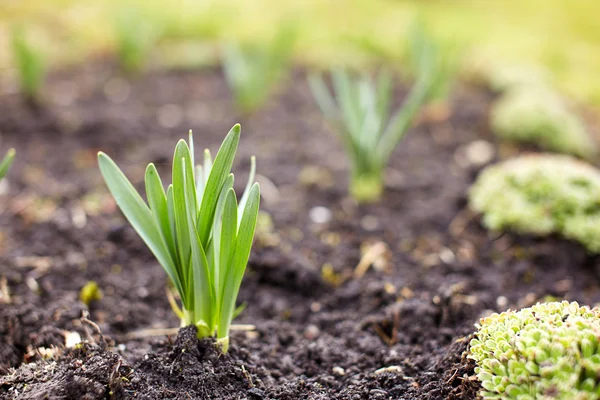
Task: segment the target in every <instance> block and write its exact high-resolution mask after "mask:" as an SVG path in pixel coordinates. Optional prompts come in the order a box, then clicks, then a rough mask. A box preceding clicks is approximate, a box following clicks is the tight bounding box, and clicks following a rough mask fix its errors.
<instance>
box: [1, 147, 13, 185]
mask: <svg viewBox="0 0 600 400" xmlns="http://www.w3.org/2000/svg"><path fill="white" fill-rule="evenodd" d="M15 154H16V152H15V149H9V150H8V151H7V152H6V154H5V155H4V158H3V159H2V161H0V181H1V180H2V179H3V178H4V177H5V176H6V174H7V173H8V170H9V169H10V166H11V165H12V163H13V161H14V159H15Z"/></svg>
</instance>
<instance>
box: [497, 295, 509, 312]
mask: <svg viewBox="0 0 600 400" xmlns="http://www.w3.org/2000/svg"><path fill="white" fill-rule="evenodd" d="M496 305H497V306H498V307H499V308H501V309H505V308H506V307H507V306H508V299H507V298H506V297H504V296H498V298H497V299H496Z"/></svg>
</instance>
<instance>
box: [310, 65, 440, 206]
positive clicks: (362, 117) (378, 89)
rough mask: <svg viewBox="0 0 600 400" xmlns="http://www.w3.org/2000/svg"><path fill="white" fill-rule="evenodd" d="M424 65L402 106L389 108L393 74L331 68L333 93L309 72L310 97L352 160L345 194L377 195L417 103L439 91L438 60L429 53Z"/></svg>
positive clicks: (360, 198) (364, 198)
mask: <svg viewBox="0 0 600 400" xmlns="http://www.w3.org/2000/svg"><path fill="white" fill-rule="evenodd" d="M428 61H429V63H428V64H426V65H424V66H423V69H422V70H421V75H420V76H419V77H418V79H417V82H416V83H415V84H414V86H413V88H412V90H411V92H410V94H409V95H408V97H407V98H406V100H405V101H404V103H403V104H402V106H401V107H400V108H399V109H398V110H396V111H395V112H393V113H392V100H393V93H392V92H393V84H392V76H391V75H390V74H389V73H388V72H386V71H382V72H380V73H379V75H378V77H377V78H376V80H375V81H374V80H373V79H372V78H371V77H370V76H369V75H367V74H364V75H362V76H359V77H355V76H352V75H351V74H349V73H348V72H347V71H344V70H340V69H338V70H334V71H332V72H331V78H332V82H333V90H334V93H333V95H332V94H331V93H330V91H329V89H328V87H327V84H326V82H325V80H324V79H323V77H321V76H318V75H313V76H310V77H309V84H310V88H311V90H312V93H313V97H314V98H315V101H316V102H317V104H318V105H319V108H320V109H321V111H322V112H323V114H324V115H325V118H326V119H327V120H328V122H329V123H330V124H331V125H332V126H333V128H334V129H335V130H336V131H337V133H338V134H339V136H340V138H341V140H342V143H343V145H344V147H345V150H346V153H347V155H348V158H349V161H350V165H351V176H350V194H351V195H352V196H353V197H354V198H355V199H356V200H357V201H359V202H373V201H377V200H379V198H380V197H381V195H382V192H383V178H384V177H383V174H384V169H385V167H386V165H387V163H388V161H389V159H390V156H391V155H392V153H393V151H394V149H395V148H396V146H397V145H398V143H399V142H400V140H401V139H402V138H403V137H404V136H405V134H406V132H407V131H408V129H409V128H410V127H411V126H412V124H413V121H414V119H415V117H416V116H417V115H418V112H419V110H420V109H421V107H422V106H423V105H424V104H426V103H427V102H428V101H429V99H430V98H431V94H432V93H436V92H437V90H438V84H439V83H440V82H441V80H440V79H439V76H440V69H439V68H438V66H439V65H440V64H439V63H438V62H436V61H435V59H433V58H428Z"/></svg>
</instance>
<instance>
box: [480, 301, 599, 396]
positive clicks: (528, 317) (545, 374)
mask: <svg viewBox="0 0 600 400" xmlns="http://www.w3.org/2000/svg"><path fill="white" fill-rule="evenodd" d="M599 321H600V310H599V309H598V308H594V309H590V308H588V307H585V306H579V304H577V303H575V302H573V303H569V302H567V301H562V302H550V303H541V304H537V305H535V306H533V307H529V308H524V309H522V310H520V311H506V312H503V313H502V314H492V315H491V316H489V317H487V318H483V319H482V320H481V321H480V323H479V324H478V328H479V329H478V331H477V332H476V333H475V337H474V338H473V339H472V340H471V342H470V355H469V358H471V359H473V360H475V361H476V363H477V367H476V368H475V373H476V374H477V377H478V378H479V381H480V382H481V386H482V389H481V391H480V396H481V397H482V398H483V399H484V400H491V399H506V400H536V399H557V400H571V399H588V400H593V399H599V398H600V378H599V377H600V335H599V334H598V333H599V332H600V322H599Z"/></svg>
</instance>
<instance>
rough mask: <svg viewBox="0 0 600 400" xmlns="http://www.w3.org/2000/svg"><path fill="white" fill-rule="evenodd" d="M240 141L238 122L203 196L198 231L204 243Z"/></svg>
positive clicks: (210, 176)
mask: <svg viewBox="0 0 600 400" xmlns="http://www.w3.org/2000/svg"><path fill="white" fill-rule="evenodd" d="M239 141H240V125H239V124H237V125H235V126H234V127H233V128H231V130H230V131H229V133H228V134H227V136H226V137H225V140H224V141H223V144H222V145H221V148H220V149H219V152H218V153H217V156H216V157H215V161H214V163H213V165H212V168H211V171H210V175H209V177H208V181H207V182H206V188H205V190H204V195H203V197H202V205H201V206H200V222H199V224H198V231H199V233H200V239H201V242H202V244H203V245H206V244H207V243H208V240H209V238H210V231H211V228H212V225H213V219H214V216H215V209H216V207H217V196H218V195H219V193H220V191H221V187H222V186H223V183H224V182H225V179H227V176H228V175H229V173H230V171H231V167H232V165H233V159H234V157H235V152H236V151H237V146H238V143H239Z"/></svg>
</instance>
